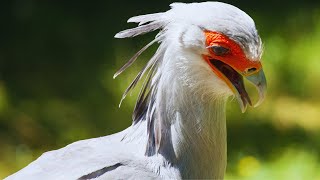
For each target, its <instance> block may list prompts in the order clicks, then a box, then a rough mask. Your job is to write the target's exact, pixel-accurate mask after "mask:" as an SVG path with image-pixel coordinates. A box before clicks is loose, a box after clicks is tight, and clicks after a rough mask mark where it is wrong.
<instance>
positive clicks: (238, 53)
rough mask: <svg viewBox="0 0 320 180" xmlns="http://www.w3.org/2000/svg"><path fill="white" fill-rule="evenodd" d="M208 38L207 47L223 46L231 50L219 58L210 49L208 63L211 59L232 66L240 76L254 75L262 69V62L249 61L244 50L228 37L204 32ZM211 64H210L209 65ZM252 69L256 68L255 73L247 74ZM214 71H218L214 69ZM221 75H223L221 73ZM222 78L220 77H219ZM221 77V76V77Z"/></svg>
mask: <svg viewBox="0 0 320 180" xmlns="http://www.w3.org/2000/svg"><path fill="white" fill-rule="evenodd" d="M204 33H205V37H206V46H207V47H209V46H214V45H218V46H222V47H225V48H228V49H229V52H228V53H227V54H225V55H223V56H217V55H216V54H215V53H214V52H213V51H212V50H211V49H210V48H209V49H208V50H209V52H210V54H209V55H204V58H205V60H206V61H209V60H210V59H217V60H220V61H222V62H223V63H225V64H228V65H229V66H231V67H232V68H233V69H234V70H236V71H238V72H239V73H240V74H242V75H244V76H247V75H250V74H252V73H255V72H257V71H258V70H260V69H261V63H260V61H252V60H249V59H248V58H247V57H246V55H245V54H244V52H243V50H242V48H241V47H240V46H239V45H238V44H237V43H236V42H235V41H233V40H231V39H230V38H228V37H227V36H225V35H223V34H221V33H218V32H212V31H204ZM209 64H210V63H209ZM250 68H256V70H255V71H254V72H247V70H248V69H250ZM214 70H217V69H216V68H214ZM219 74H221V73H219ZM219 76H220V75H219ZM220 77H221V76H220Z"/></svg>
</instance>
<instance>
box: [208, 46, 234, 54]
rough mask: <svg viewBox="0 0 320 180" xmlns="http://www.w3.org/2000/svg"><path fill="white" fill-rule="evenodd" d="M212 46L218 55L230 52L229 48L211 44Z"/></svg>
mask: <svg viewBox="0 0 320 180" xmlns="http://www.w3.org/2000/svg"><path fill="white" fill-rule="evenodd" d="M210 48H211V50H212V51H213V52H214V54H215V55H217V56H223V55H226V54H228V53H229V49H228V48H225V47H222V46H210Z"/></svg>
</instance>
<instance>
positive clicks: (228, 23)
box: [7, 2, 266, 180]
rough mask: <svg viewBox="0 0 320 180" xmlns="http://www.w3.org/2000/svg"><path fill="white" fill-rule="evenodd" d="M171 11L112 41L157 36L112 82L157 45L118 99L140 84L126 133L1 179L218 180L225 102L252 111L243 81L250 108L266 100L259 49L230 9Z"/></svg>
mask: <svg viewBox="0 0 320 180" xmlns="http://www.w3.org/2000/svg"><path fill="white" fill-rule="evenodd" d="M170 6H171V9H170V10H168V11H166V12H161V13H155V14H147V15H141V16H136V17H132V18H130V19H129V20H128V22H134V23H139V25H138V27H135V28H132V29H128V30H124V31H121V32H119V33H118V34H116V35H115V37H116V38H127V37H134V36H137V35H141V34H144V33H148V32H151V31H155V30H160V32H159V33H158V34H157V36H156V37H155V39H154V40H153V41H151V42H150V43H149V44H147V45H146V46H145V47H143V48H142V49H141V50H140V51H139V52H137V53H136V54H135V55H134V56H133V57H132V58H131V59H130V60H129V61H128V62H127V63H126V64H125V65H124V66H123V67H122V68H121V69H120V70H119V71H118V72H117V73H116V74H115V75H114V78H115V77H116V76H118V75H119V74H120V73H122V72H123V71H124V70H125V69H126V68H128V67H129V66H130V65H131V64H132V63H133V62H134V61H135V60H136V59H137V58H138V56H139V55H140V54H141V53H142V52H143V51H145V50H146V49H147V48H148V47H150V46H151V45H152V44H154V43H159V44H160V45H159V47H158V50H157V51H156V53H155V54H154V55H153V57H152V58H151V59H150V60H149V62H148V63H147V64H146V66H145V67H144V68H143V69H142V70H141V71H140V72H139V73H138V75H137V76H136V78H135V79H134V80H133V82H132V83H131V84H130V85H129V87H128V88H127V90H126V91H125V92H124V95H123V97H122V99H121V101H122V100H123V99H124V98H125V96H126V95H127V94H128V93H129V92H130V91H131V90H132V89H134V87H135V86H136V84H137V83H138V82H139V81H140V80H141V79H142V77H145V79H144V81H143V85H142V88H141V90H140V94H139V96H138V100H137V103H136V106H135V108H134V112H133V124H132V126H130V127H129V128H127V129H125V130H123V131H122V132H119V133H116V134H113V135H110V136H105V137H100V138H94V139H89V140H82V141H78V142H75V143H72V144H70V145H68V146H66V147H64V148H62V149H59V150H55V151H50V152H47V153H44V154H43V155H42V156H41V157H39V158H38V159H37V160H36V161H34V162H32V163H31V164H29V165H28V166H27V167H25V168H24V169H22V170H20V171H19V172H17V173H15V174H13V175H11V176H9V177H7V180H12V179H32V180H34V179H41V180H44V179H186V178H188V179H190V178H196V179H200V178H208V179H223V177H224V173H225V170H226V162H227V141H226V135H227V134H226V115H225V114H226V113H225V106H226V102H227V99H228V97H229V96H232V95H233V96H234V97H235V99H236V100H237V101H238V103H239V105H240V108H241V110H242V112H244V111H245V110H246V108H247V106H248V105H252V103H251V100H250V98H249V96H248V94H247V92H246V90H245V87H244V83H243V77H244V78H245V79H247V80H248V81H249V82H251V83H252V84H253V85H254V86H256V88H257V90H258V92H259V101H258V102H257V104H256V105H255V106H258V105H259V104H260V103H261V102H262V100H263V99H264V97H265V95H264V94H265V90H266V79H265V76H264V73H263V70H262V65H261V62H260V59H261V55H262V42H261V39H260V37H259V35H258V32H257V30H256V27H255V24H254V21H253V20H252V19H251V17H250V16H249V15H247V14H246V13H245V12H243V11H241V10H240V9H238V8H237V7H234V6H232V5H229V4H225V3H220V2H203V3H190V4H185V3H173V4H171V5H170Z"/></svg>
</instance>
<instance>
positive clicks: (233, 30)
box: [116, 2, 266, 112]
mask: <svg viewBox="0 0 320 180" xmlns="http://www.w3.org/2000/svg"><path fill="white" fill-rule="evenodd" d="M171 7H172V9H171V10H169V11H167V12H164V13H156V14H150V15H143V16H137V17H133V18H131V19H129V21H128V22H139V25H140V26H139V27H140V29H139V27H137V28H134V29H131V30H126V31H123V32H120V33H118V34H117V35H116V37H119V38H122V37H130V36H135V35H139V34H142V33H146V32H149V31H153V30H156V29H162V31H161V32H160V33H159V35H158V36H157V38H158V39H157V38H156V41H158V42H163V43H166V44H167V45H168V44H171V43H172V44H175V45H176V46H179V51H180V52H179V53H180V54H186V56H184V57H185V58H186V59H187V60H186V61H185V63H184V64H183V65H184V66H185V67H184V69H187V71H184V72H186V73H189V74H188V75H186V76H185V77H190V76H194V77H195V78H193V80H194V81H200V79H199V77H200V78H201V82H202V83H207V84H211V86H216V88H217V86H219V88H220V89H221V90H223V91H225V92H226V93H223V94H224V95H225V96H229V95H230V94H233V95H234V96H235V97H236V99H237V100H238V102H239V104H240V108H241V110H242V112H244V111H245V110H246V108H247V105H252V103H251V100H250V98H249V96H248V93H247V91H246V89H245V86H244V82H243V78H245V79H247V80H249V82H251V83H252V84H253V85H254V86H255V87H256V88H257V90H258V92H259V100H258V102H257V103H256V104H255V106H258V105H259V104H260V103H261V102H262V100H263V99H264V97H265V90H266V79H265V76H264V72H263V70H262V65H261V62H260V59H261V55H262V42H261V39H260V37H259V35H258V32H257V30H256V27H255V24H254V21H253V20H252V18H251V17H250V16H249V15H247V14H246V13H245V12H243V11H241V10H240V9H238V8H236V7H234V6H232V5H229V4H225V3H220V2H205V3H191V4H184V3H174V4H172V5H171ZM138 55H139V54H138ZM188 55H189V57H190V58H189V59H188ZM194 55H195V57H198V58H192V57H193V56H194ZM180 64H182V63H180ZM129 65H130V63H129ZM204 66H205V68H204V69H202V70H201V68H202V67H204ZM192 68H193V69H198V72H200V71H204V72H208V71H210V73H209V74H208V73H202V75H200V76H199V75H198V76H195V73H194V72H195V71H193V70H192ZM190 73H193V75H192V74H190ZM190 79H192V77H190ZM213 81H215V82H213Z"/></svg>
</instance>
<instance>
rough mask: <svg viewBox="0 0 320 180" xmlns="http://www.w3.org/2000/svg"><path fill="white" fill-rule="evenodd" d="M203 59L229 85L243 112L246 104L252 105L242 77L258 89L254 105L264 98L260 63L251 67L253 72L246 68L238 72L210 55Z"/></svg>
mask: <svg viewBox="0 0 320 180" xmlns="http://www.w3.org/2000/svg"><path fill="white" fill-rule="evenodd" d="M205 59H206V60H207V62H208V63H209V65H210V66H211V67H212V69H213V71H214V72H215V73H216V74H217V75H218V77H220V78H221V79H222V80H224V81H225V82H226V84H227V85H228V86H229V87H230V89H231V90H232V92H233V94H234V96H235V97H236V99H237V101H238V103H239V105H240V109H241V111H242V112H243V113H244V112H245V111H246V109H247V107H248V105H250V106H252V103H251V99H250V97H249V95H248V93H247V91H246V89H245V86H244V82H243V77H244V78H246V79H247V80H248V81H249V82H250V83H252V84H253V85H254V86H255V87H256V89H257V90H258V93H259V100H258V102H257V103H256V104H255V105H254V107H257V106H259V105H260V104H261V103H262V101H263V100H264V98H265V93H266V89H267V81H266V77H265V75H264V72H263V70H262V67H261V65H259V66H257V67H258V68H252V69H254V70H253V72H250V71H248V70H244V71H242V72H239V71H237V70H235V69H234V68H232V67H231V66H229V65H228V64H226V63H223V62H222V61H220V60H217V59H211V58H210V57H205Z"/></svg>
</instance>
